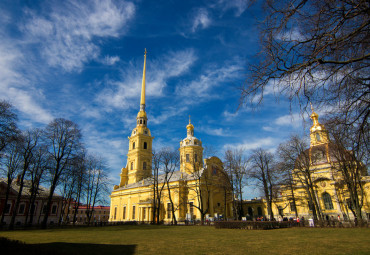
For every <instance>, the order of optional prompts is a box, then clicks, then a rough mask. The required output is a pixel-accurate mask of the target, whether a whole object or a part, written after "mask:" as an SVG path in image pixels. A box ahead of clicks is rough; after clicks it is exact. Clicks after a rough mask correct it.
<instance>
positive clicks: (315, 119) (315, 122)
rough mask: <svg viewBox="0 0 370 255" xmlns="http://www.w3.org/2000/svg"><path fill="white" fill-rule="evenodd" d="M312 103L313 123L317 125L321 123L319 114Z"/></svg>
mask: <svg viewBox="0 0 370 255" xmlns="http://www.w3.org/2000/svg"><path fill="white" fill-rule="evenodd" d="M310 105H311V111H312V114H311V116H310V117H311V119H312V121H313V125H314V126H317V125H318V124H319V115H318V114H317V113H316V112H315V111H314V110H313V106H312V104H311V102H310Z"/></svg>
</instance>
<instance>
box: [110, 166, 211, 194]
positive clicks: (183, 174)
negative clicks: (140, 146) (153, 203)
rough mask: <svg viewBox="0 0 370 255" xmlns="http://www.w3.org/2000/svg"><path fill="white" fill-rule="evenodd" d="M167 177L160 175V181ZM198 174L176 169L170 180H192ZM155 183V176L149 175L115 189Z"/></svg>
mask: <svg viewBox="0 0 370 255" xmlns="http://www.w3.org/2000/svg"><path fill="white" fill-rule="evenodd" d="M203 171H204V169H201V170H199V173H200V175H202V174H203ZM165 178H166V174H161V175H159V176H158V183H164V182H165ZM195 179H196V176H194V175H191V174H188V173H186V172H181V171H175V172H173V174H172V175H171V178H170V180H169V182H175V181H191V180H195ZM152 184H153V177H148V178H146V179H143V180H141V181H139V182H136V183H131V184H127V185H126V186H123V187H120V188H118V189H116V190H114V191H119V190H128V189H133V188H138V187H146V186H150V185H152Z"/></svg>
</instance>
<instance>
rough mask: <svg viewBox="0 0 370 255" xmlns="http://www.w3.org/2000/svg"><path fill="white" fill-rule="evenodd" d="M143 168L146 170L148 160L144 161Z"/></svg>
mask: <svg viewBox="0 0 370 255" xmlns="http://www.w3.org/2000/svg"><path fill="white" fill-rule="evenodd" d="M143 170H146V162H143Z"/></svg>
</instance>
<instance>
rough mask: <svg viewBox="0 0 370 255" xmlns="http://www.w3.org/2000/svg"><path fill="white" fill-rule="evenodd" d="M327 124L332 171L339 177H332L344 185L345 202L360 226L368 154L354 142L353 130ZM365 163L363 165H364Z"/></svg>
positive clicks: (334, 124)
mask: <svg viewBox="0 0 370 255" xmlns="http://www.w3.org/2000/svg"><path fill="white" fill-rule="evenodd" d="M329 123H330V124H328V127H329V130H330V135H331V143H330V144H329V145H330V146H329V148H330V156H331V157H332V160H333V163H334V169H335V170H336V171H337V172H338V173H339V176H334V175H333V178H336V181H337V182H338V183H342V184H344V188H345V191H346V193H347V192H348V193H347V194H348V196H349V199H348V200H347V201H345V203H346V204H348V205H349V209H350V210H351V211H352V213H353V215H354V216H355V218H357V220H358V223H359V225H360V226H362V225H363V221H364V220H363V215H362V210H361V209H362V207H363V205H364V196H365V194H364V192H365V191H364V183H363V182H364V179H363V176H367V175H368V172H367V164H368V153H367V148H366V147H365V146H359V144H357V143H356V142H357V141H358V140H357V139H356V135H355V134H353V132H356V129H355V128H352V129H350V128H348V127H346V128H344V127H343V125H341V124H340V123H336V121H335V120H333V119H332V120H330V121H329ZM364 163H365V164H364Z"/></svg>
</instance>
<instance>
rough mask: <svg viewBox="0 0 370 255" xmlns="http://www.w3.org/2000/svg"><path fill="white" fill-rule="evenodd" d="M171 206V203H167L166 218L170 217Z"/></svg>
mask: <svg viewBox="0 0 370 255" xmlns="http://www.w3.org/2000/svg"><path fill="white" fill-rule="evenodd" d="M171 213H172V206H171V203H167V219H171Z"/></svg>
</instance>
